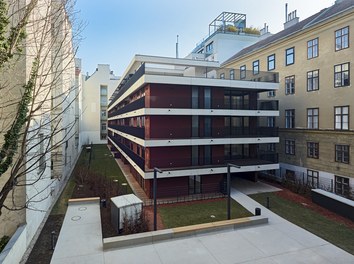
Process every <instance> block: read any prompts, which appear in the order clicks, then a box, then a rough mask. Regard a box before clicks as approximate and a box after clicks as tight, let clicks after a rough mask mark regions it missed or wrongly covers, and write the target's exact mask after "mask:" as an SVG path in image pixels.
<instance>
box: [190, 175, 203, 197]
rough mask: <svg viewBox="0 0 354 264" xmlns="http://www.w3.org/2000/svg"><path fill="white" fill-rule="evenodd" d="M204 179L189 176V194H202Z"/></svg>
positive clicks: (198, 176)
mask: <svg viewBox="0 0 354 264" xmlns="http://www.w3.org/2000/svg"><path fill="white" fill-rule="evenodd" d="M201 182H202V178H201V177H200V175H194V176H189V194H198V193H201V187H202V184H201Z"/></svg>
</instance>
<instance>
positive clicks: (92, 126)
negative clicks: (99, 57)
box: [80, 64, 119, 145]
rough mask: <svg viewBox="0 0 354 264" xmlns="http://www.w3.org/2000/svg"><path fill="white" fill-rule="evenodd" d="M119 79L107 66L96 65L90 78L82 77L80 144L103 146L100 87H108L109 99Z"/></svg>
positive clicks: (105, 141) (104, 141)
mask: <svg viewBox="0 0 354 264" xmlns="http://www.w3.org/2000/svg"><path fill="white" fill-rule="evenodd" d="M118 81H119V78H118V77H117V76H115V75H114V74H113V73H112V72H111V70H110V67H109V65H107V64H98V67H97V69H96V71H95V72H94V73H93V74H92V75H91V76H83V86H82V98H81V102H82V112H81V118H80V140H81V144H82V145H84V144H90V143H91V142H92V143H93V144H105V143H107V140H101V135H100V126H101V123H100V120H101V111H100V87H101V85H105V86H107V87H108V96H107V99H109V98H110V97H111V95H112V93H113V92H114V90H115V89H116V88H117V86H118Z"/></svg>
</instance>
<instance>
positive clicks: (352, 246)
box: [250, 193, 354, 254]
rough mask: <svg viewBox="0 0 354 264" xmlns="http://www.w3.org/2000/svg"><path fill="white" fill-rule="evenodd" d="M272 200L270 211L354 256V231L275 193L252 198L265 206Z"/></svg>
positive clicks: (254, 195) (257, 195)
mask: <svg viewBox="0 0 354 264" xmlns="http://www.w3.org/2000/svg"><path fill="white" fill-rule="evenodd" d="M267 196H268V197H269V199H270V210H272V211H273V212H274V213H276V214H278V215H280V216H281V217H283V218H285V219H287V220H289V221H290V222H292V223H294V224H296V225H298V226H300V227H302V228H304V229H306V230H308V231H310V232H311V233H313V234H315V235H317V236H319V237H321V238H323V239H325V240H327V241H328V242H330V243H332V244H334V245H336V246H338V247H340V248H342V249H344V250H346V251H348V252H349V253H351V254H354V229H353V228H349V227H347V226H346V225H344V224H341V223H338V222H336V221H333V220H330V219H328V218H326V217H324V216H322V215H320V214H319V213H317V212H315V211H313V210H311V209H308V208H306V207H304V206H302V205H299V204H297V203H295V202H292V201H289V200H286V199H284V198H281V197H279V196H277V195H276V194H275V193H261V194H253V195H250V197H251V198H252V199H254V200H256V201H257V202H259V203H261V204H263V205H264V204H265V201H266V197H267Z"/></svg>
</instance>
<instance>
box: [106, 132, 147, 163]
mask: <svg viewBox="0 0 354 264" xmlns="http://www.w3.org/2000/svg"><path fill="white" fill-rule="evenodd" d="M108 138H109V139H110V140H112V141H113V142H114V143H115V144H116V145H117V146H118V147H119V148H120V149H121V150H122V151H123V152H124V153H125V154H127V155H128V156H129V158H131V159H132V160H133V161H134V162H135V164H136V165H138V166H139V168H140V169H142V170H145V160H144V159H143V158H142V157H140V156H139V155H137V154H136V153H134V152H133V151H132V150H131V149H130V148H128V147H127V146H125V145H124V144H122V143H121V142H119V141H118V140H117V139H116V138H114V137H112V136H108Z"/></svg>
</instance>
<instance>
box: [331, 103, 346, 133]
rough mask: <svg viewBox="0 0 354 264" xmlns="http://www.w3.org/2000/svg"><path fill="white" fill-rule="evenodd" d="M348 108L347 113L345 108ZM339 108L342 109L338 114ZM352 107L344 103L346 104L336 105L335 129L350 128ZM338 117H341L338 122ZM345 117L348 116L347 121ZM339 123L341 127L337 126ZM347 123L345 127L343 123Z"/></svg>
mask: <svg viewBox="0 0 354 264" xmlns="http://www.w3.org/2000/svg"><path fill="white" fill-rule="evenodd" d="M345 108H347V113H346V114H345V113H343V112H344V111H343V110H344V109H345ZM337 109H340V113H338V114H337V111H336V110H337ZM349 115H350V107H349V105H344V106H335V107H334V129H335V130H349V128H350V116H349ZM337 117H339V118H340V122H337ZM344 117H347V122H346V123H345V122H344V120H343V119H344ZM337 124H339V125H340V127H337ZM344 124H347V128H343V125H344Z"/></svg>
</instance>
